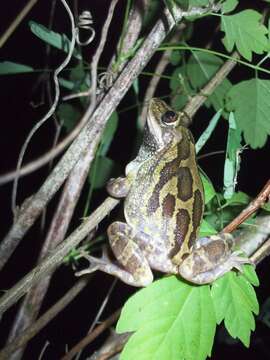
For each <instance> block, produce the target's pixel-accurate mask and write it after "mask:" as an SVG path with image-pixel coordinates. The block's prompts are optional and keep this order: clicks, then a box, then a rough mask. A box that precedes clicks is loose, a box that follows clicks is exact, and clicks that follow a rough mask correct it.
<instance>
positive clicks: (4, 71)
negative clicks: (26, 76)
mask: <svg viewBox="0 0 270 360" xmlns="http://www.w3.org/2000/svg"><path fill="white" fill-rule="evenodd" d="M33 71H34V69H33V68H32V67H31V66H28V65H24V64H19V63H15V62H12V61H3V62H0V75H11V74H22V73H28V72H33Z"/></svg>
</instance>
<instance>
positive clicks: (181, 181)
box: [177, 167, 193, 201]
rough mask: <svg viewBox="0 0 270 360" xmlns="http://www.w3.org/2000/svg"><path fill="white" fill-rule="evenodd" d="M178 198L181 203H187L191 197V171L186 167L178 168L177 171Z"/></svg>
mask: <svg viewBox="0 0 270 360" xmlns="http://www.w3.org/2000/svg"><path fill="white" fill-rule="evenodd" d="M177 176H178V181H177V188H178V194H177V196H178V198H179V199H180V200H182V201H187V200H188V199H190V198H191V197H192V195H193V192H192V187H193V179H192V174H191V171H190V169H189V168H188V167H180V168H179V169H178V173H177Z"/></svg>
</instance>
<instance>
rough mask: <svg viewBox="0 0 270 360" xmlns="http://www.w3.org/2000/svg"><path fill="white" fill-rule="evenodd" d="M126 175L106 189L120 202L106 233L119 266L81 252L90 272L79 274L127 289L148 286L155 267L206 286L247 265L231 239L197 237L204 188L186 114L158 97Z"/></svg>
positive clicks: (85, 271)
mask: <svg viewBox="0 0 270 360" xmlns="http://www.w3.org/2000/svg"><path fill="white" fill-rule="evenodd" d="M125 175H126V176H125V177H120V178H117V179H111V180H110V181H109V183H108V185H107V189H108V192H109V194H110V195H111V196H113V197H116V198H125V201H124V214H125V219H126V222H119V221H116V222H114V223H112V224H111V225H110V226H109V228H108V230H107V233H108V238H109V243H110V246H111V249H112V251H113V253H114V255H115V257H116V259H117V260H118V263H119V265H118V264H117V263H113V262H112V261H110V259H109V257H108V256H107V255H106V254H104V255H103V256H102V258H100V259H97V258H94V257H92V256H90V255H85V257H86V258H87V259H88V260H89V262H90V267H89V268H87V269H85V270H82V271H81V272H79V273H78V275H82V274H85V273H89V272H92V271H95V270H101V271H104V272H106V273H109V274H112V275H115V276H117V277H118V278H120V279H121V280H122V281H124V282H125V283H127V284H130V285H133V286H147V285H148V284H149V283H151V282H152V281H153V274H152V270H151V269H154V270H158V271H161V272H164V273H169V274H178V275H180V276H181V277H183V278H184V279H186V280H188V281H190V282H192V283H195V284H205V283H211V282H213V281H214V280H215V279H217V278H218V277H220V276H221V275H223V274H224V273H225V272H227V271H229V270H231V269H232V268H233V267H235V268H237V269H239V270H240V269H241V265H242V264H243V263H246V262H249V261H248V259H246V258H243V257H240V256H238V255H239V253H238V252H234V251H233V250H232V249H233V245H234V242H233V238H232V236H231V235H229V234H219V235H216V236H211V237H209V238H201V239H198V232H199V227H200V223H201V220H202V216H203V210H204V191H203V186H202V181H201V178H200V175H199V170H198V166H197V162H196V154H195V145H194V139H193V136H192V134H191V132H190V130H189V129H188V128H187V127H186V126H185V125H184V123H183V113H181V112H175V111H173V110H172V109H171V108H170V107H169V106H168V105H167V104H166V103H165V102H164V101H162V100H160V99H157V98H154V99H152V100H151V101H150V103H149V108H148V115H147V122H146V125H145V129H144V136H143V142H142V145H141V147H140V149H139V152H138V155H137V157H136V158H135V159H134V160H133V161H131V162H130V163H129V164H128V165H127V166H126V170H125Z"/></svg>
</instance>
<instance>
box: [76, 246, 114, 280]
mask: <svg viewBox="0 0 270 360" xmlns="http://www.w3.org/2000/svg"><path fill="white" fill-rule="evenodd" d="M106 256H107V255H105V256H103V255H102V257H101V258H100V259H98V258H95V257H94V256H91V255H89V254H87V253H85V252H84V253H83V254H82V257H83V258H84V259H86V260H88V261H89V266H88V268H86V269H83V270H81V271H77V272H76V273H75V276H81V275H85V274H91V273H93V272H95V271H97V270H99V269H101V268H102V267H104V266H105V265H107V264H108V260H107V259H108V258H105V257H106Z"/></svg>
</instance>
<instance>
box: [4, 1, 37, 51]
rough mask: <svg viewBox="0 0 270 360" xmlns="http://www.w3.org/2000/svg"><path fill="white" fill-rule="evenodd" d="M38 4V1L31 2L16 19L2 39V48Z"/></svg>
mask: <svg viewBox="0 0 270 360" xmlns="http://www.w3.org/2000/svg"><path fill="white" fill-rule="evenodd" d="M37 2H38V0H29V1H28V3H27V4H26V5H25V6H24V8H23V9H22V10H21V11H20V13H19V14H18V15H17V16H16V18H15V19H14V20H13V21H12V23H11V24H10V25H9V27H8V28H7V30H6V31H5V32H4V34H3V35H2V36H1V37H0V48H1V47H2V46H3V45H4V44H5V42H6V41H7V40H8V38H9V37H10V36H11V35H12V34H13V32H14V31H15V30H16V28H17V27H18V26H19V25H20V23H21V22H22V20H23V19H24V18H25V16H26V15H27V14H28V13H29V11H30V10H31V9H32V7H33V6H34V5H35V4H36V3H37Z"/></svg>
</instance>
